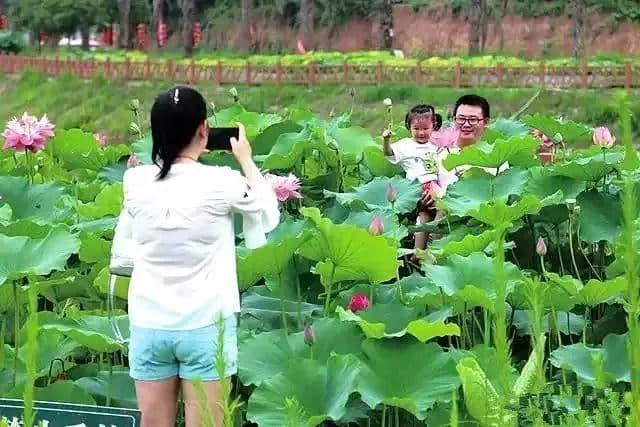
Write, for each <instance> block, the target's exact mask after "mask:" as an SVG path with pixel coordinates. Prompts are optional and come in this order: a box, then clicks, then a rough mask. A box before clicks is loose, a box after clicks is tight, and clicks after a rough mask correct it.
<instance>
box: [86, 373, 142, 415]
mask: <svg viewBox="0 0 640 427" xmlns="http://www.w3.org/2000/svg"><path fill="white" fill-rule="evenodd" d="M113 369H114V371H113V372H111V373H110V372H109V371H100V372H98V376H97V377H85V378H80V379H79V380H76V381H75V384H76V385H77V386H78V387H80V388H82V389H83V390H85V391H86V392H87V393H89V394H90V395H91V396H93V398H94V399H95V400H96V402H98V405H102V406H106V404H107V401H109V403H110V404H111V405H112V406H116V407H120V408H131V409H137V408H138V400H137V399H136V391H135V386H134V382H133V379H132V378H131V377H130V376H129V371H128V369H127V368H123V367H114V368H113Z"/></svg>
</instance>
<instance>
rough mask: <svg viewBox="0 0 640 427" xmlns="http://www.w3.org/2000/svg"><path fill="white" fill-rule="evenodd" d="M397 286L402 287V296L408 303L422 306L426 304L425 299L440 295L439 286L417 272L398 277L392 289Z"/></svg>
mask: <svg viewBox="0 0 640 427" xmlns="http://www.w3.org/2000/svg"><path fill="white" fill-rule="evenodd" d="M398 286H399V287H400V288H401V289H402V296H403V297H404V298H405V299H406V301H407V303H408V304H410V305H416V306H420V307H424V306H425V305H428V303H427V301H428V300H429V299H430V298H432V297H434V296H438V297H439V296H440V288H439V287H438V286H436V285H435V283H433V281H431V280H429V279H428V278H427V277H424V276H422V275H420V274H418V273H413V274H412V275H410V276H407V277H404V278H403V279H400V280H399V281H398V283H397V284H396V285H393V287H392V289H393V288H396V289H397V287H398ZM396 292H397V290H396Z"/></svg>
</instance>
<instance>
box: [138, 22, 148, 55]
mask: <svg viewBox="0 0 640 427" xmlns="http://www.w3.org/2000/svg"><path fill="white" fill-rule="evenodd" d="M148 44H149V36H148V35H147V26H146V25H145V24H138V27H137V28H136V46H137V48H138V49H140V50H146V49H147V46H148Z"/></svg>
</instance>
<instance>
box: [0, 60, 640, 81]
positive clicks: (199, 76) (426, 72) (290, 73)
mask: <svg viewBox="0 0 640 427" xmlns="http://www.w3.org/2000/svg"><path fill="white" fill-rule="evenodd" d="M28 69H32V70H38V71H40V72H42V73H45V74H48V75H58V74H64V73H70V74H73V75H75V76H78V77H80V78H93V77H96V76H98V75H103V76H105V77H106V78H109V79H124V80H164V81H176V82H186V83H190V84H197V83H202V82H212V83H215V84H248V85H262V84H275V85H279V84H294V85H309V86H313V85H322V84H344V85H382V84H415V85H418V86H433V87H453V88H461V87H546V88H565V89H570V88H575V89H580V88H581V89H588V88H611V87H620V88H627V89H631V88H637V87H640V66H638V65H634V64H632V63H631V62H628V63H626V64H624V65H611V66H589V65H588V64H587V63H583V64H581V65H579V66H550V65H546V64H544V63H540V65H538V66H535V67H507V66H504V65H498V66H496V67H474V66H463V65H461V64H458V65H456V66H453V67H424V66H421V65H419V64H418V65H416V66H397V65H390V64H385V63H383V62H380V63H378V64H377V65H360V64H350V63H349V62H344V63H343V64H340V65H325V64H315V63H313V62H312V63H309V64H307V65H283V64H281V63H278V64H276V65H257V64H252V63H251V62H249V61H247V62H246V63H245V64H243V65H236V64H228V63H224V62H218V63H216V64H213V65H201V64H196V63H195V62H193V61H192V62H191V63H185V62H173V61H150V60H147V61H145V62H132V61H129V60H126V61H118V62H115V61H109V60H107V61H95V60H84V59H73V60H72V59H59V58H45V57H38V56H16V55H0V71H3V72H7V73H20V72H22V71H24V70H28Z"/></svg>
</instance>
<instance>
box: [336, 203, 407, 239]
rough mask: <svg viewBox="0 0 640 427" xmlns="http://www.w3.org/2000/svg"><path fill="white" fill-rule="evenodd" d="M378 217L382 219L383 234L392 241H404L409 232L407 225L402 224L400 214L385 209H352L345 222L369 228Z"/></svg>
mask: <svg viewBox="0 0 640 427" xmlns="http://www.w3.org/2000/svg"><path fill="white" fill-rule="evenodd" d="M376 217H380V218H381V219H382V225H383V227H384V233H383V234H384V236H386V237H388V238H389V239H391V240H392V241H394V242H399V241H402V240H403V239H404V238H405V237H407V235H408V234H409V231H408V230H407V227H405V226H404V225H400V222H399V221H398V216H397V215H395V214H393V213H392V212H389V211H385V210H375V211H351V212H350V213H349V216H348V217H347V219H345V220H344V222H343V224H353V225H357V226H358V227H360V228H364V229H366V230H368V229H369V226H370V225H371V222H372V221H373V220H374V219H375V218H376Z"/></svg>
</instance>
